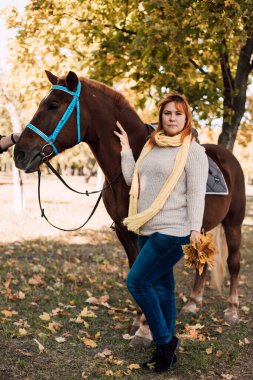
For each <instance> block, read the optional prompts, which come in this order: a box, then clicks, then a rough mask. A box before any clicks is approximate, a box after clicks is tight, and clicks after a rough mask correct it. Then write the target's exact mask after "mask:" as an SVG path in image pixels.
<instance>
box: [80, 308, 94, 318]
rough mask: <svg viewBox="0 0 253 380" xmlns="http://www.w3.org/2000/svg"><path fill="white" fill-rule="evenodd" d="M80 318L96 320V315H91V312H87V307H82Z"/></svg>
mask: <svg viewBox="0 0 253 380" xmlns="http://www.w3.org/2000/svg"><path fill="white" fill-rule="evenodd" d="M79 316H80V317H83V318H96V317H97V316H96V314H94V313H93V311H91V310H88V308H87V307H84V308H83V310H82V311H81V313H80V314H79Z"/></svg>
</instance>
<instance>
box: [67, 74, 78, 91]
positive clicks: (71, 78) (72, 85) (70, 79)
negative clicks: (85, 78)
mask: <svg viewBox="0 0 253 380" xmlns="http://www.w3.org/2000/svg"><path fill="white" fill-rule="evenodd" d="M77 85H78V77H77V75H76V73H74V72H73V71H69V73H68V75H67V76H66V86H67V88H68V89H69V90H70V91H75V90H76V88H77Z"/></svg>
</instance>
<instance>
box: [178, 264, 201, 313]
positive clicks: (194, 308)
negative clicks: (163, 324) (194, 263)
mask: <svg viewBox="0 0 253 380" xmlns="http://www.w3.org/2000/svg"><path fill="white" fill-rule="evenodd" d="M206 270H207V265H205V267H204V270H203V272H202V274H201V275H199V273H198V271H197V270H196V273H195V279H194V285H193V289H192V292H191V295H190V299H189V301H188V302H187V304H186V305H185V306H184V307H183V308H182V310H181V314H197V313H198V312H199V308H200V306H201V305H202V301H203V293H204V288H205V276H206Z"/></svg>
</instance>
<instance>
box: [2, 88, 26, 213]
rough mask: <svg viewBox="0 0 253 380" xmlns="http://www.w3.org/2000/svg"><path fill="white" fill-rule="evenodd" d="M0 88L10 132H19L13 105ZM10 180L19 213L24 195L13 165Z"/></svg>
mask: <svg viewBox="0 0 253 380" xmlns="http://www.w3.org/2000/svg"><path fill="white" fill-rule="evenodd" d="M3 87H4V86H3V85H2V84H1V86H0V95H1V96H0V106H1V108H3V109H4V110H7V111H8V114H9V119H10V121H11V125H12V132H14V133H15V132H21V123H20V119H19V115H18V112H17V109H16V107H15V104H14V103H13V102H12V100H11V98H10V96H9V95H8V94H7V93H6V91H5V90H4V89H3ZM12 178H13V208H14V209H15V210H16V211H21V210H22V209H23V208H24V193H23V182H22V177H21V172H20V170H18V169H17V168H16V167H15V166H14V165H12Z"/></svg>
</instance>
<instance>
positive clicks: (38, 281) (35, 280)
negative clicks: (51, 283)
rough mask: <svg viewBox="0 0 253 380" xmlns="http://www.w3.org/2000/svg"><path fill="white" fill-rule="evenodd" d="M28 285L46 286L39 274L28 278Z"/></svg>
mask: <svg viewBox="0 0 253 380" xmlns="http://www.w3.org/2000/svg"><path fill="white" fill-rule="evenodd" d="M28 284H29V285H34V286H47V284H46V283H45V281H44V280H43V279H42V277H41V276H40V275H39V274H35V275H34V276H33V277H31V278H29V280H28Z"/></svg>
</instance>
